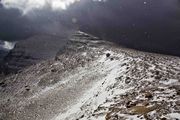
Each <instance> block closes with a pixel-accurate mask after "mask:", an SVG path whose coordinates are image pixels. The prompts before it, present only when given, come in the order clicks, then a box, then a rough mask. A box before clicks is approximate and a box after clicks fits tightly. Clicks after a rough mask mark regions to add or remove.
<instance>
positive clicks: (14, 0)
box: [1, 0, 80, 14]
mask: <svg viewBox="0 0 180 120" xmlns="http://www.w3.org/2000/svg"><path fill="white" fill-rule="evenodd" d="M76 1H80V0H2V1H1V3H2V4H3V5H4V7H6V8H17V9H19V10H21V11H22V12H23V13H24V14H26V13H28V12H31V11H32V10H34V9H43V8H44V7H49V8H51V9H52V10H65V9H66V8H67V7H68V6H69V5H71V4H72V3H74V2H76Z"/></svg>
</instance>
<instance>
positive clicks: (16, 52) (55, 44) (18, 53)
mask: <svg viewBox="0 0 180 120" xmlns="http://www.w3.org/2000/svg"><path fill="white" fill-rule="evenodd" d="M66 41H67V40H66V39H64V38H60V37H56V36H51V35H38V36H33V37H31V38H28V39H26V40H22V41H19V42H17V43H16V45H15V47H14V49H12V50H11V51H10V52H9V54H8V55H7V56H6V57H5V59H4V62H3V65H4V69H5V70H4V71H6V72H8V73H12V72H17V71H19V70H21V69H23V68H25V67H27V66H30V65H32V64H35V63H38V62H39V61H41V60H46V59H49V58H52V57H55V56H56V53H57V52H58V51H59V49H60V48H63V46H64V45H65V44H66Z"/></svg>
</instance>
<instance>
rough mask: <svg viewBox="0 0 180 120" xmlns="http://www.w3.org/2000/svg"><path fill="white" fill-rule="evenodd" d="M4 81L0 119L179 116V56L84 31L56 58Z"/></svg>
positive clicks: (94, 119) (152, 118) (105, 119)
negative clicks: (123, 44) (121, 44)
mask: <svg viewBox="0 0 180 120" xmlns="http://www.w3.org/2000/svg"><path fill="white" fill-rule="evenodd" d="M91 38H92V41H91ZM0 83H1V84H0V94H1V96H2V97H1V98H0V113H1V114H0V119H6V120H12V119H18V120H140V119H141V120H149V119H150V120H157V119H158V120H161V119H167V120H173V119H179V115H180V114H179V113H180V111H179V110H180V103H179V101H180V58H178V57H172V56H162V55H157V54H150V53H144V52H139V51H135V50H130V49H126V48H121V47H118V46H116V45H114V44H113V43H109V42H105V41H101V40H98V38H95V37H93V36H88V34H84V33H83V32H77V33H75V34H74V35H73V36H72V38H71V40H70V42H69V43H68V44H67V46H66V48H65V50H64V52H63V53H61V54H57V56H56V57H55V58H54V59H51V60H47V61H44V62H41V63H38V64H36V65H32V66H30V67H29V68H26V69H24V71H23V72H21V73H18V74H15V75H10V76H7V77H6V78H4V79H2V80H1V81H0Z"/></svg>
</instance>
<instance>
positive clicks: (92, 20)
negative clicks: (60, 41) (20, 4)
mask: <svg viewBox="0 0 180 120" xmlns="http://www.w3.org/2000/svg"><path fill="white" fill-rule="evenodd" d="M35 13H36V14H35V16H33V17H29V16H31V14H29V15H22V13H21V11H19V10H18V9H5V8H3V7H1V8H0V26H1V27H0V38H1V39H7V40H15V39H24V38H26V37H29V36H32V35H34V34H54V33H55V34H56V35H59V36H61V35H64V34H62V33H63V32H64V29H65V30H67V31H68V30H69V29H74V28H79V29H80V30H82V31H85V32H88V33H91V34H94V35H96V36H99V37H101V38H103V39H106V40H110V41H113V42H116V43H118V44H120V45H123V46H127V47H130V48H136V49H139V50H145V51H151V52H158V53H165V54H171V55H178V56H180V1H179V0H109V1H107V2H93V1H92V0H81V2H77V3H74V4H73V5H71V6H70V7H69V8H68V9H67V10H65V11H56V12H54V11H51V10H49V9H46V8H45V9H43V10H39V11H38V10H37V11H36V12H35ZM72 19H76V20H77V23H75V24H73V23H72ZM62 30H63V31H62Z"/></svg>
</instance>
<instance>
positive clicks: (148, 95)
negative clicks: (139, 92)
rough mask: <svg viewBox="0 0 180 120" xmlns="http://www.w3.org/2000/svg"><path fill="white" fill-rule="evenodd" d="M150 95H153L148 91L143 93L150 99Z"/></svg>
mask: <svg viewBox="0 0 180 120" xmlns="http://www.w3.org/2000/svg"><path fill="white" fill-rule="evenodd" d="M152 97H153V95H152V94H151V93H150V92H147V93H145V98H148V99H150V98H152Z"/></svg>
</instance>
